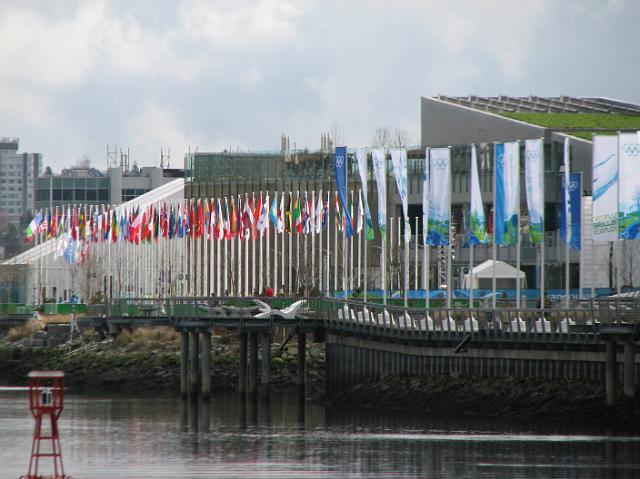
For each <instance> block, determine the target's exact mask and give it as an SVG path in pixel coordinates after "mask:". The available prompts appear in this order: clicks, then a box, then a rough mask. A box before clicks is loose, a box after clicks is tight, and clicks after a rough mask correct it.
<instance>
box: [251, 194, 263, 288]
mask: <svg viewBox="0 0 640 479" xmlns="http://www.w3.org/2000/svg"><path fill="white" fill-rule="evenodd" d="M260 199H262V191H261V192H260ZM255 200H256V198H255V195H254V194H253V193H251V206H253V208H255V207H256V201H255ZM260 209H261V210H262V205H260ZM252 213H253V211H252ZM261 213H262V211H259V212H258V219H259V218H260V214H261ZM257 221H258V220H256V217H255V214H254V215H253V222H254V223H253V228H251V290H252V291H251V294H252V295H253V293H254V292H255V290H256V235H257V234H258V224H257ZM258 264H259V267H260V272H259V273H261V272H262V235H260V262H259V263H258ZM260 283H262V276H260ZM257 289H258V294H260V293H262V288H261V287H258V288H257Z"/></svg>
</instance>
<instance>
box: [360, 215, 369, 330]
mask: <svg viewBox="0 0 640 479" xmlns="http://www.w3.org/2000/svg"><path fill="white" fill-rule="evenodd" d="M366 220H367V218H366V214H365V221H364V231H365V238H364V242H363V244H362V253H363V255H364V276H363V283H364V284H363V285H362V287H363V290H364V295H363V298H364V302H365V303H366V302H367V289H368V287H369V282H368V278H367V265H368V261H367V243H368V242H369V240H368V239H367V238H366V236H367V235H366V231H367V228H368V227H369V225H368V224H367V221H366ZM358 260H360V256H358ZM359 270H360V266H358V271H359ZM358 276H360V275H359V274H358ZM367 319H368V318H367Z"/></svg>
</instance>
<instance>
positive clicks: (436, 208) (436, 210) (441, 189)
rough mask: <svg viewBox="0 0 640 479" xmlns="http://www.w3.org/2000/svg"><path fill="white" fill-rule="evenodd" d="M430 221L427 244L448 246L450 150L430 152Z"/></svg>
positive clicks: (443, 149) (438, 149)
mask: <svg viewBox="0 0 640 479" xmlns="http://www.w3.org/2000/svg"><path fill="white" fill-rule="evenodd" d="M429 165H430V175H429V181H430V184H429V219H428V221H429V222H428V232H427V242H428V244H429V245H430V246H447V245H448V244H449V237H450V223H451V188H450V187H449V186H450V181H449V177H450V174H451V154H450V152H449V148H432V149H430V150H429Z"/></svg>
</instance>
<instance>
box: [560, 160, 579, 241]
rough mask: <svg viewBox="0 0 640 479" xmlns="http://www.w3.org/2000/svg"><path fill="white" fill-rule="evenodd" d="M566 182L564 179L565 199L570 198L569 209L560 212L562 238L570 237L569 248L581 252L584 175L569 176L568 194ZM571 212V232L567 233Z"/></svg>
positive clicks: (565, 208) (563, 190)
mask: <svg viewBox="0 0 640 479" xmlns="http://www.w3.org/2000/svg"><path fill="white" fill-rule="evenodd" d="M566 184H567V182H566V180H565V178H564V176H563V177H562V192H563V198H567V197H568V198H569V205H568V207H564V208H562V211H561V212H560V237H561V238H562V239H563V240H565V242H566V238H567V236H568V238H569V246H570V247H571V248H573V249H574V250H576V251H580V246H581V244H580V243H581V241H580V230H581V228H582V225H581V223H580V222H581V221H582V174H581V173H570V174H569V189H568V194H567V187H566ZM567 211H568V212H569V231H568V232H567V214H566V212H567Z"/></svg>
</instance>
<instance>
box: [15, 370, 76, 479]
mask: <svg viewBox="0 0 640 479" xmlns="http://www.w3.org/2000/svg"><path fill="white" fill-rule="evenodd" d="M28 378H29V409H30V410H31V415H32V416H33V418H34V419H35V428H34V431H33V444H32V446H31V459H29V472H28V473H27V475H26V476H22V477H23V478H25V479H45V478H46V479H68V478H69V476H66V475H65V473H64V466H63V465H62V450H61V449H60V433H59V430H58V418H59V417H60V414H62V408H63V403H64V373H63V372H62V371H31V372H30V373H29V376H28ZM46 418H48V420H45V427H44V430H43V419H46ZM47 423H48V424H49V427H48V428H47ZM47 441H49V442H50V447H47V446H45V448H44V449H43V448H42V446H43V442H44V444H46V442H47ZM45 457H50V458H51V460H52V461H53V474H52V475H48V476H43V475H40V474H38V467H39V466H40V458H45Z"/></svg>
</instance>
